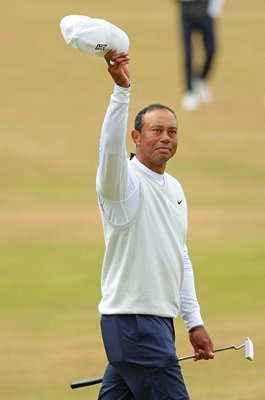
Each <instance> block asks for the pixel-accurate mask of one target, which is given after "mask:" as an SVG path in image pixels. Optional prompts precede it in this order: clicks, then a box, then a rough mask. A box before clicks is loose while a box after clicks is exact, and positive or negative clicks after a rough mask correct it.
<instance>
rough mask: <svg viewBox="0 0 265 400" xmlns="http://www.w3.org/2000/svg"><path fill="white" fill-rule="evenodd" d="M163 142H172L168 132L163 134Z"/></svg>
mask: <svg viewBox="0 0 265 400" xmlns="http://www.w3.org/2000/svg"><path fill="white" fill-rule="evenodd" d="M160 140H161V142H167V143H168V142H170V138H169V135H168V133H167V131H166V130H164V131H163V132H162V135H161V139H160Z"/></svg>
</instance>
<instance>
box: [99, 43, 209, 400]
mask: <svg viewBox="0 0 265 400" xmlns="http://www.w3.org/2000/svg"><path fill="white" fill-rule="evenodd" d="M105 59H106V61H107V63H108V71H109V73H110V75H111V76H112V78H113V80H114V82H115V87H114V93H113V94H112V96H111V101H110V105H109V107H108V110H107V113H106V116H105V119H104V123H103V126H102V131H101V138H100V155H99V158H100V160H99V167H98V172H97V183H96V186H97V192H98V199H99V208H100V211H101V215H102V221H103V228H104V236H105V245H106V251H105V257H104V263H103V268H102V282H101V288H102V300H101V302H100V304H99V311H100V313H101V314H102V317H101V330H102V336H103V342H104V346H105V350H106V354H107V358H108V361H109V364H108V366H107V368H106V371H105V374H104V377H103V383H102V387H101V390H100V393H99V397H98V398H99V399H101V400H102V399H103V400H125V399H126V400H129V399H131V400H132V399H135V400H156V399H159V400H162V399H168V400H170V399H174V400H182V399H188V398H189V397H188V393H187V390H186V387H185V384H184V381H183V377H182V374H181V371H180V366H179V364H178V359H177V356H176V350H175V344H174V342H175V336H174V327H173V318H176V317H177V315H178V313H179V312H181V315H182V318H183V320H184V321H185V322H186V324H187V328H188V330H189V336H190V341H191V343H192V345H193V348H194V359H195V360H200V359H210V358H213V356H214V355H213V344H212V342H211V339H210V338H209V336H208V334H207V332H206V330H205V328H204V326H203V321H202V318H201V315H200V309H199V305H198V302H197V298H196V294H195V288H194V279H193V271H192V265H191V262H190V260H189V256H188V251H187V247H186V245H185V240H186V230H187V205H186V200H185V196H184V193H183V190H182V188H181V186H180V184H179V183H178V181H177V180H176V179H175V178H173V177H172V176H170V175H169V174H167V173H166V172H165V168H166V164H167V161H168V160H169V159H170V158H171V157H173V155H174V154H175V152H176V149H177V131H178V126H177V120H176V115H175V113H174V111H172V110H171V109H170V108H168V107H166V106H163V105H160V104H155V105H151V106H149V107H148V108H146V109H144V110H142V111H141V112H140V113H139V114H138V115H137V117H136V119H135V128H134V130H133V131H132V139H133V141H134V143H135V145H136V155H135V156H134V157H131V160H128V159H127V154H126V129H127V119H128V108H129V96H130V80H129V79H130V74H129V69H128V64H129V56H128V53H120V54H116V53H115V49H112V50H110V51H109V52H108V53H107V54H106V55H105Z"/></svg>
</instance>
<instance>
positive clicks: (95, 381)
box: [70, 344, 245, 389]
mask: <svg viewBox="0 0 265 400" xmlns="http://www.w3.org/2000/svg"><path fill="white" fill-rule="evenodd" d="M244 346H245V344H242V345H240V346H235V345H232V346H226V347H220V348H218V349H215V350H214V353H218V352H220V351H225V350H229V349H235V350H238V349H241V348H242V347H244ZM191 358H194V354H192V355H189V356H184V357H179V358H178V361H184V360H189V359H191ZM102 380H103V376H99V377H98V378H92V379H86V380H83V381H75V382H72V383H71V385H70V386H71V388H72V389H77V388H80V387H84V386H91V385H96V384H98V383H101V382H102Z"/></svg>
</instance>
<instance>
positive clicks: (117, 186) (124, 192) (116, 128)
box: [96, 85, 203, 329]
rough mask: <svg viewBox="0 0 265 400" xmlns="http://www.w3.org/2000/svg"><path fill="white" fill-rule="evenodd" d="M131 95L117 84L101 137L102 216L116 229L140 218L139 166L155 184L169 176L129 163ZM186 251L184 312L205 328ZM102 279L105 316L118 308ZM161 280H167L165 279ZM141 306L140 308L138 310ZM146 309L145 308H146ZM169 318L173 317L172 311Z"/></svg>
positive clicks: (188, 322) (191, 324) (188, 321)
mask: <svg viewBox="0 0 265 400" xmlns="http://www.w3.org/2000/svg"><path fill="white" fill-rule="evenodd" d="M129 96H130V88H128V89H127V88H121V87H119V86H117V85H115V88H114V93H113V94H112V96H111V101H110V104H109V107H108V110H107V113H106V115H105V119H104V123H103V126H102V131H101V138H100V154H99V167H98V172H97V180H96V188H97V192H98V196H99V204H100V209H101V212H102V214H103V215H104V217H105V218H106V220H107V221H110V223H111V224H112V225H113V226H116V227H123V226H126V224H129V223H130V221H132V220H133V218H134V217H135V216H136V214H137V212H138V210H139V207H140V201H141V185H140V182H139V176H137V174H136V173H135V167H137V168H139V169H140V170H141V171H143V173H144V174H146V176H148V178H149V179H151V180H152V182H155V183H156V184H157V185H159V186H161V187H163V185H164V184H165V176H166V174H157V173H155V172H154V171H151V170H150V169H148V168H147V167H145V166H144V165H143V164H141V163H140V162H139V161H138V160H137V159H136V157H134V158H133V159H132V160H131V161H128V158H127V152H126V130H127V120H128V108H129ZM137 168H136V169H137ZM179 186H180V185H179ZM181 190H182V189H181ZM176 250H177V249H176ZM182 251H183V265H184V269H183V271H184V273H183V279H182V284H181V290H180V312H181V316H182V319H183V320H184V322H185V323H186V325H187V327H188V329H191V328H193V327H194V326H197V325H203V321H202V318H201V315H200V308H199V304H198V301H197V297H196V293H195V285H194V276H193V269H192V264H191V262H190V259H189V255H188V249H187V246H186V245H184V246H183V248H182ZM102 276H103V278H102V292H103V300H102V302H101V304H100V306H99V309H100V311H101V310H102V313H109V310H110V312H111V310H113V309H115V307H113V304H112V303H111V302H110V300H109V299H110V297H111V293H110V292H108V291H107V289H106V288H107V285H106V281H107V282H108V285H109V280H107V278H106V276H107V274H106V273H104V271H103V274H102ZM108 276H110V275H108ZM113 276H114V278H113ZM111 277H112V278H111V279H112V281H111V283H112V285H113V287H114V288H116V287H115V282H114V283H113V280H115V275H111ZM139 278H140V277H139ZM161 279H163V276H162V277H161ZM117 285H118V284H117ZM117 287H118V286H117ZM105 292H107V293H105ZM104 298H108V301H109V303H108V301H105V300H104ZM161 301H163V300H161ZM109 304H111V305H109ZM132 304H135V303H132ZM138 306H139V307H140V308H137V307H138ZM108 307H109V309H108ZM133 307H134V309H136V310H138V313H141V306H140V305H138V304H137V307H136V308H135V305H134V306H133ZM116 308H117V309H118V310H120V309H121V310H123V308H122V307H121V308H119V307H116ZM139 309H140V311H139ZM165 309H166V305H165ZM143 310H145V309H144V308H143ZM118 312H119V311H118ZM126 312H130V310H129V311H128V310H126ZM163 315H166V316H167V313H163ZM168 316H173V315H171V314H170V312H169V313H168Z"/></svg>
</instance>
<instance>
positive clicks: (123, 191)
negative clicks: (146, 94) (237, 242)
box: [97, 50, 133, 201]
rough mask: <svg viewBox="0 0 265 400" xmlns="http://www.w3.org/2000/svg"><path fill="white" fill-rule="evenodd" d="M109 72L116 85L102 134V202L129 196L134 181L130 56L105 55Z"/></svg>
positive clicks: (99, 176) (112, 52) (99, 182)
mask: <svg viewBox="0 0 265 400" xmlns="http://www.w3.org/2000/svg"><path fill="white" fill-rule="evenodd" d="M105 59H106V62H107V64H108V72H109V73H110V75H111V77H112V78H113V81H114V82H115V87H114V92H113V94H112V95H111V101H110V104H109V107H108V109H107V112H106V115H105V118H104V122H103V125H102V130H101V137H100V148H99V167H98V172H97V192H98V194H99V195H100V197H101V198H102V199H105V200H110V201H122V200H123V199H125V198H126V197H128V195H129V194H130V193H128V190H130V187H131V185H130V183H131V181H132V179H133V178H131V177H130V176H129V173H128V162H127V152H126V131H127V121H128V109H129V102H130V80H129V78H130V74H129V69H128V63H129V56H128V53H120V54H115V50H110V51H109V52H108V53H107V54H106V55H105Z"/></svg>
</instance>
